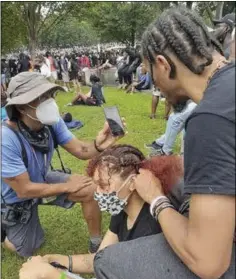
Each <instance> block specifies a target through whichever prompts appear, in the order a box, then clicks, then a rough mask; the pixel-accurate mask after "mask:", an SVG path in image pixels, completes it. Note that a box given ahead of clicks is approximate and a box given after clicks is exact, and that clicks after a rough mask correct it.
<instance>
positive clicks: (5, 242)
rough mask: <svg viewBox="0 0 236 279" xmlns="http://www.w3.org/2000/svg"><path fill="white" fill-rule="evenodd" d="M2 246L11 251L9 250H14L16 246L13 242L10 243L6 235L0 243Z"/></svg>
mask: <svg viewBox="0 0 236 279" xmlns="http://www.w3.org/2000/svg"><path fill="white" fill-rule="evenodd" d="M2 246H3V248H5V249H7V250H9V251H11V252H16V247H15V245H14V244H13V243H11V242H10V241H9V240H8V238H7V237H6V238H5V240H4V242H3V243H2Z"/></svg>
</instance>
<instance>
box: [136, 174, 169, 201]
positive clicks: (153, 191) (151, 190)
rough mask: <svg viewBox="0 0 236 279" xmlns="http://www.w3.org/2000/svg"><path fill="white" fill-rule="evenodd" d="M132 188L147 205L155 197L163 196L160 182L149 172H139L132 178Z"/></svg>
mask: <svg viewBox="0 0 236 279" xmlns="http://www.w3.org/2000/svg"><path fill="white" fill-rule="evenodd" d="M134 186H135V189H136V191H137V192H138V194H139V196H140V197H141V198H142V199H143V200H144V201H145V202H147V203H149V204H151V202H152V201H153V200H154V199H155V198H156V197H158V196H163V195H164V193H163V190H162V186H161V182H160V180H159V179H158V178H157V177H155V175H154V174H153V173H152V172H150V171H149V170H144V169H140V170H139V174H138V175H137V176H136V177H135V178H134Z"/></svg>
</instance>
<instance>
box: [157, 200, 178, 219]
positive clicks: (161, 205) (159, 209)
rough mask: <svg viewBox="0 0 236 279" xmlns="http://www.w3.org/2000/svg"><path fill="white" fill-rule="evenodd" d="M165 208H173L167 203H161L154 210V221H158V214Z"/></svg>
mask: <svg viewBox="0 0 236 279" xmlns="http://www.w3.org/2000/svg"><path fill="white" fill-rule="evenodd" d="M165 208H174V206H173V205H172V204H170V203H168V202H163V203H162V204H160V206H159V207H157V208H156V211H155V214H154V217H155V219H156V220H158V216H159V214H160V213H161V212H162V210H163V209H165Z"/></svg>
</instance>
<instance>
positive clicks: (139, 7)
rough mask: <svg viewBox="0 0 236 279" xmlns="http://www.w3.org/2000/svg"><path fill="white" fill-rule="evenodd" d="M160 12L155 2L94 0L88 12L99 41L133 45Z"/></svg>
mask: <svg viewBox="0 0 236 279" xmlns="http://www.w3.org/2000/svg"><path fill="white" fill-rule="evenodd" d="M159 13H160V9H159V6H158V5H157V2H154V3H153V2H96V3H93V6H91V9H90V10H89V13H88V20H90V21H91V22H92V24H93V26H94V28H95V29H96V30H97V32H98V33H99V35H100V38H101V41H104V42H105V41H117V42H122V43H126V44H131V45H134V43H135V40H138V39H140V37H141V34H142V32H143V30H144V29H145V27H146V26H147V25H148V24H149V23H150V22H151V21H152V20H153V19H154V18H156V17H157V15H158V14H159Z"/></svg>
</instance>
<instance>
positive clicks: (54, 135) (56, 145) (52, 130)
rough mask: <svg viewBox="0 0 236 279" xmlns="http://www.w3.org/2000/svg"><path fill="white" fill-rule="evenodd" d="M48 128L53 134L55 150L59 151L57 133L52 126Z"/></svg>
mask: <svg viewBox="0 0 236 279" xmlns="http://www.w3.org/2000/svg"><path fill="white" fill-rule="evenodd" d="M47 127H48V129H49V131H50V133H51V136H52V140H53V143H54V148H55V149H57V148H58V142H57V137H56V134H55V131H54V129H53V127H52V126H47Z"/></svg>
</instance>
